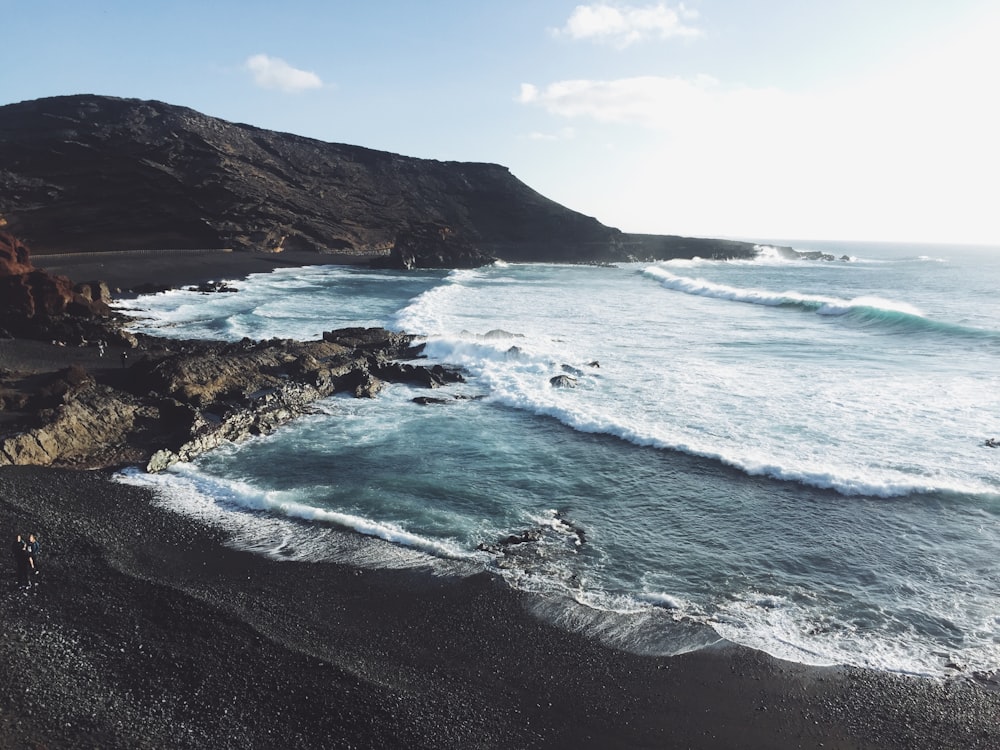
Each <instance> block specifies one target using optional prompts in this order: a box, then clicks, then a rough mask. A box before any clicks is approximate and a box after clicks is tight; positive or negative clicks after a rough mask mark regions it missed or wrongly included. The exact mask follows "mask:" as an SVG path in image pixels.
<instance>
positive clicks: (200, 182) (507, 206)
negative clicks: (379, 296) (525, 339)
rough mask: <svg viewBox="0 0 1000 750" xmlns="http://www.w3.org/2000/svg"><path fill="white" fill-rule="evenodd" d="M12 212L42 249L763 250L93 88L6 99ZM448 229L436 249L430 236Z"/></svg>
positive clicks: (536, 254) (525, 256)
mask: <svg viewBox="0 0 1000 750" xmlns="http://www.w3.org/2000/svg"><path fill="white" fill-rule="evenodd" d="M3 222H6V224H7V227H6V228H7V229H9V230H10V231H11V232H12V233H13V234H15V235H16V236H18V237H19V238H20V239H22V240H24V241H25V242H26V243H27V244H28V245H29V246H30V247H31V248H32V250H33V252H34V253H35V254H54V253H70V252H94V251H122V250H125V251H130V250H138V249H163V248H171V249H197V248H231V249H234V250H248V251H256V252H261V251H264V252H273V251H276V250H290V251H307V252H317V253H337V254H350V255H358V256H373V257H377V256H389V255H390V252H391V250H392V249H393V247H394V246H395V245H396V244H397V240H399V239H400V237H404V238H406V240H405V243H404V244H406V245H407V247H409V248H410V251H411V253H415V254H416V255H418V256H420V254H421V253H423V254H424V256H426V257H423V258H422V259H421V257H417V258H416V259H415V262H414V263H413V265H449V263H450V262H452V261H453V260H455V259H456V258H459V257H460V258H461V262H462V263H463V264H472V265H475V264H477V263H479V262H483V261H485V260H488V257H489V256H495V257H500V258H503V259H505V260H511V261H557V262H558V261H567V262H587V261H614V260H624V259H628V258H630V257H635V258H641V259H651V258H670V257H690V256H692V255H701V256H703V257H712V256H716V257H718V256H725V257H731V256H746V255H749V254H752V252H753V248H752V245H750V244H748V243H741V242H732V241H726V240H707V239H696V238H681V237H665V236H650V235H630V234H627V233H624V232H622V231H620V230H618V229H615V228H612V227H607V226H605V225H603V224H601V223H600V222H599V221H597V220H596V219H594V218H592V217H589V216H585V215H583V214H580V213H578V212H575V211H572V210H570V209H568V208H566V207H564V206H562V205H559V204H558V203H556V202H554V201H552V200H549V199H548V198H546V197H544V196H542V195H540V194H539V193H538V192H536V191H534V190H532V189H531V188H530V187H528V186H527V185H525V184H524V183H522V182H521V181H520V180H518V179H517V178H516V177H514V176H513V175H512V174H511V173H510V171H509V170H508V169H507V168H506V167H503V166H500V165H497V164H485V163H465V162H442V161H435V160H429V159H418V158H413V157H407V156H401V155H398V154H392V153H387V152H382V151H375V150H372V149H367V148H363V147H360V146H351V145H345V144H337V143H326V142H322V141H318V140H314V139H310V138H304V137H301V136H296V135H290V134H287V133H278V132H274V131H269V130H264V129H261V128H257V127H253V126H251V125H243V124H237V123H231V122H227V121H224V120H220V119H217V118H213V117H209V116H206V115H203V114H200V113H198V112H196V111H194V110H191V109H188V108H185V107H179V106H174V105H170V104H165V103H162V102H156V101H142V100H138V99H119V98H112V97H105V96H96V95H74V96H62V97H52V98H46V99H37V100H33V101H27V102H21V103H18V104H10V105H6V106H3V107H0V225H2V223H3ZM437 237H440V238H441V243H440V245H441V246H440V248H438V252H436V253H435V252H434V251H433V248H428V242H430V244H431V245H434V244H435V243H437V240H436V239H435V238H437ZM428 238H429V239H428ZM432 256H433V257H432ZM397 260H398V259H397ZM422 261H423V262H422Z"/></svg>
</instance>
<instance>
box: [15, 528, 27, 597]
mask: <svg viewBox="0 0 1000 750" xmlns="http://www.w3.org/2000/svg"><path fill="white" fill-rule="evenodd" d="M13 552H14V567H15V568H16V569H17V585H18V587H20V588H22V589H26V588H28V586H29V583H28V565H29V562H28V544H27V542H25V541H24V540H23V539H22V538H21V535H20V534H18V535H17V539H15V540H14V547H13Z"/></svg>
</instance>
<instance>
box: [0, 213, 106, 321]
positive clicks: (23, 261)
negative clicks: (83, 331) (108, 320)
mask: <svg viewBox="0 0 1000 750" xmlns="http://www.w3.org/2000/svg"><path fill="white" fill-rule="evenodd" d="M109 300H110V294H109V292H108V289H107V285H102V284H101V283H100V282H91V283H90V284H85V285H80V286H78V287H74V286H73V282H72V281H70V280H69V279H68V278H66V277H65V276H53V275H51V274H49V273H47V272H45V271H42V270H39V269H36V268H35V267H34V265H33V264H32V262H31V252H30V250H29V249H28V246H27V245H25V244H24V243H23V242H22V241H21V240H19V239H18V238H16V237H14V236H13V235H12V234H10V233H9V232H0V324H2V325H3V327H4V328H5V329H6V330H8V331H10V332H12V333H14V334H15V335H18V336H24V337H28V338H43V339H46V338H48V339H52V338H55V339H61V338H63V337H62V336H60V335H59V330H58V329H60V328H61V327H66V326H63V325H62V323H63V321H62V317H63V316H65V315H69V316H75V317H78V318H89V317H92V316H95V315H108V314H109V313H110V308H109V307H108V301H109ZM68 327H69V328H71V329H72V328H73V327H74V326H73V324H69V325H68ZM76 327H77V328H79V324H77V325H76Z"/></svg>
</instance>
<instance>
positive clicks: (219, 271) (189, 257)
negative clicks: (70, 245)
mask: <svg viewBox="0 0 1000 750" xmlns="http://www.w3.org/2000/svg"><path fill="white" fill-rule="evenodd" d="M376 257H379V256H376V255H357V254H349V253H329V254H327V253H314V252H307V251H301V250H299V251H285V252H281V253H251V252H245V251H240V250H233V251H228V250H224V249H216V250H148V251H139V252H133V251H118V252H108V253H70V254H66V255H32V256H31V261H32V262H33V263H34V264H35V266H36V267H38V268H40V269H42V270H45V271H48V272H49V273H51V274H54V275H58V276H67V277H69V278H70V279H71V280H72V281H73V282H75V283H82V282H87V281H103V282H105V283H106V284H107V285H108V287H109V288H110V289H111V290H112V293H113V294H122V293H126V294H127V293H128V292H129V290H133V289H136V288H138V287H142V286H144V285H157V286H166V287H171V288H176V287H182V286H186V285H197V284H203V283H205V282H208V281H220V280H227V279H229V280H232V279H242V278H246V277H247V276H249V275H250V274H252V273H266V272H268V271H273V270H274V269H276V268H297V267H303V266H325V265H367V264H368V263H369V262H370V261H371V260H372V259H373V258H376Z"/></svg>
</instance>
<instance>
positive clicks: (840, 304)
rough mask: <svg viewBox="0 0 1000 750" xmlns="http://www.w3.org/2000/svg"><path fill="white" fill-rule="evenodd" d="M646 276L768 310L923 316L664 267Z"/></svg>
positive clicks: (875, 301)
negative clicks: (736, 283)
mask: <svg viewBox="0 0 1000 750" xmlns="http://www.w3.org/2000/svg"><path fill="white" fill-rule="evenodd" d="M644 273H645V274H646V275H647V276H650V277H651V278H654V279H656V280H658V281H659V282H660V283H661V284H662V285H663V286H664V287H666V288H667V289H673V290H676V291H679V292H684V293H685V294H693V295H699V296H703V297H713V298H715V299H720V300H729V301H732V302H745V303H749V304H754V305H765V306H768V307H779V306H783V305H791V306H796V307H802V308H805V309H808V310H812V311H814V312H816V313H818V314H820V315H845V314H847V313H849V312H851V311H853V310H857V309H859V308H874V309H878V310H886V311H889V312H899V313H905V314H907V315H913V316H915V317H922V314H921V312H920V311H919V310H918V309H917V308H916V307H914V306H913V305H910V304H908V303H906V302H900V301H896V300H887V299H883V298H881V297H875V296H861V297H855V298H853V299H840V298H837V297H830V296H825V295H817V294H805V293H802V292H797V291H783V292H774V291H771V290H768V289H746V288H739V287H733V286H728V285H726V284H718V283H715V282H712V281H707V280H705V279H701V278H689V277H685V276H678V275H676V274H673V273H670V272H669V271H667V270H666V269H665V268H663V267H661V266H650V267H649V268H646V269H645V271H644Z"/></svg>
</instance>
